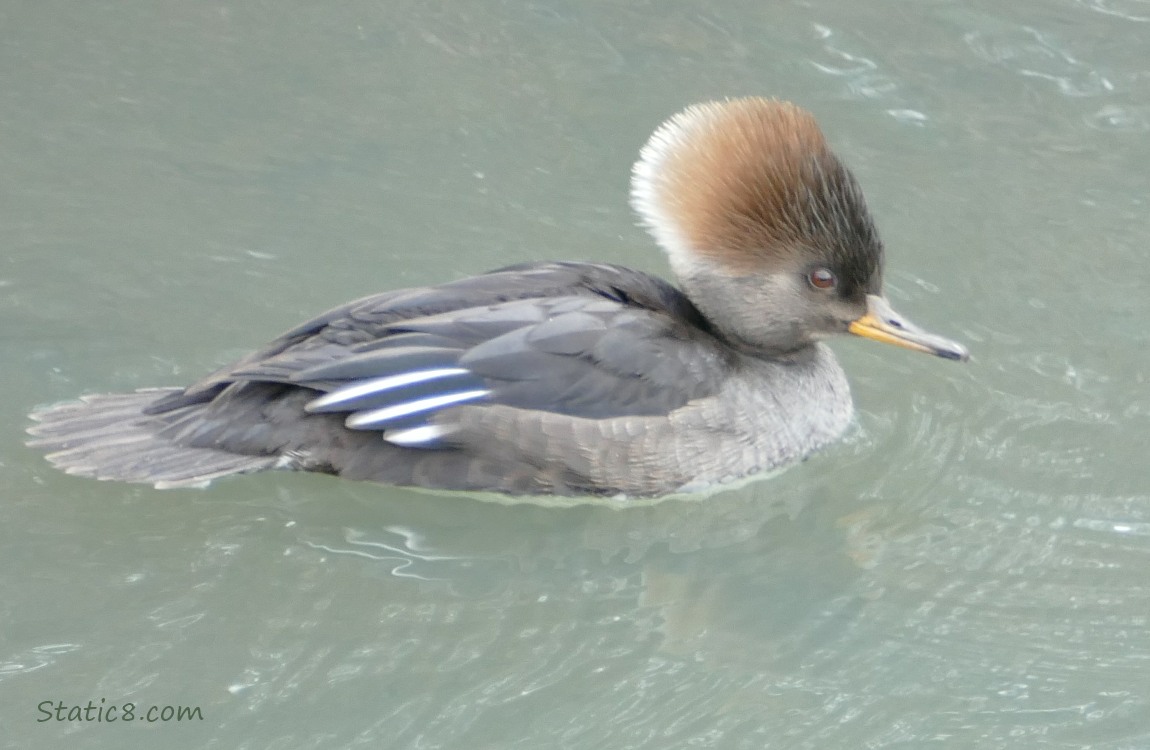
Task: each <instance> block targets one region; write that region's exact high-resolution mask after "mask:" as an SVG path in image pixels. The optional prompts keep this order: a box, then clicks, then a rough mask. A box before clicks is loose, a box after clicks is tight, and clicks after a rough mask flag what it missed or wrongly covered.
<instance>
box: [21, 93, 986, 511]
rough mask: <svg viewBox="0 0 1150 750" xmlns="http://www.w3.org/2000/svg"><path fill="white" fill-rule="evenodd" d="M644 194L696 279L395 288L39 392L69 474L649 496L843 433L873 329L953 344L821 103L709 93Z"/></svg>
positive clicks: (902, 338) (534, 265) (616, 274)
mask: <svg viewBox="0 0 1150 750" xmlns="http://www.w3.org/2000/svg"><path fill="white" fill-rule="evenodd" d="M630 202H631V206H632V207H633V209H634V211H635V212H636V214H637V215H638V217H639V220H640V223H641V225H642V226H644V227H645V228H646V229H647V230H648V232H649V233H650V235H651V236H652V237H653V238H654V240H655V242H656V244H657V245H659V247H661V248H662V250H663V252H664V253H665V254H666V257H667V260H668V261H669V265H670V267H671V270H672V272H673V274H674V276H675V279H676V281H677V284H672V283H670V282H668V281H666V280H664V279H662V278H659V277H657V276H655V275H652V274H648V273H644V272H641V271H637V270H632V269H629V268H625V267H622V266H618V265H612V264H608V263H599V262H575V261H551V262H545V261H541V262H531V263H522V264H519V265H513V266H510V267H507V268H502V269H499V270H495V271H492V272H489V273H484V274H481V275H477V276H472V277H469V278H463V279H459V280H455V281H449V282H447V283H443V284H439V285H437V286H426V287H419V288H410V289H400V290H394V291H387V292H383V293H381V294H376V295H373V296H370V297H365V298H363V299H359V300H355V301H352V302H349V303H346V304H344V305H341V306H339V307H336V308H335V309H333V310H330V311H328V312H326V313H323V314H322V315H320V316H318V317H316V318H314V319H312V320H310V321H307V322H306V323H303V324H302V325H299V326H297V327H295V328H292V329H291V330H289V331H287V332H286V333H284V334H283V335H281V336H279V337H278V338H276V339H275V340H273V341H271V342H270V343H268V344H267V345H266V346H264V347H263V348H261V349H259V350H258V351H255V352H253V353H251V354H249V355H248V356H245V357H243V358H242V359H240V360H239V361H237V362H235V363H233V364H231V365H228V366H226V367H223V368H221V369H219V370H218V371H216V372H214V373H211V374H209V375H208V376H206V377H204V378H203V379H201V380H199V381H198V382H196V383H194V384H192V385H189V386H187V387H174V388H173V387H165V388H150V389H140V390H137V391H135V392H132V393H119V394H94V395H86V396H83V397H81V398H79V399H78V400H74V401H69V402H65V403H60V404H55V405H49V406H45V407H40V408H37V409H36V410H34V411H33V412H32V414H31V418H32V420H33V424H32V425H31V426H30V427H29V428H28V432H29V433H30V434H31V439H30V440H29V444H30V445H32V446H33V447H35V448H38V449H41V450H45V451H47V458H48V460H49V461H50V462H51V463H52V464H54V465H55V466H56V467H58V468H60V469H62V470H64V471H65V472H67V473H68V474H73V475H77V476H81V477H90V478H95V479H101V480H118V481H123V482H136V483H147V484H152V485H154V486H155V487H157V488H161V489H164V488H179V487H201V486H205V485H206V484H207V483H208V482H211V481H212V480H215V479H218V478H220V477H224V476H228V475H233V474H247V473H252V472H258V471H265V470H272V469H288V470H297V471H311V472H322V473H326V474H333V475H338V476H340V477H343V478H346V479H351V480H366V481H372V482H379V483H383V484H388V485H395V486H403V487H413V488H425V489H432V490H448V491H472V492H480V493H496V494H498V495H501V496H507V497H516V496H539V497H547V496H551V497H585V498H617V499H623V500H627V499H641V498H658V497H664V496H669V495H678V494H690V493H699V492H704V491H707V490H709V489H713V488H716V487H720V488H721V487H723V486H726V485H730V484H732V483H736V482H739V481H740V480H746V479H748V478H753V477H756V476H760V475H766V474H769V473H772V472H774V471H776V470H779V469H782V468H785V467H787V466H790V465H792V464H795V463H797V462H799V461H802V460H804V459H806V458H807V457H809V456H810V455H811V454H813V453H815V452H816V451H818V450H820V449H822V448H825V447H826V446H828V445H829V444H831V443H833V442H835V441H836V440H838V439H839V438H840V437H841V436H842V435H843V433H844V432H845V431H846V430H847V429H848V427H849V425H850V424H851V422H852V419H853V414H854V407H853V402H852V398H851V394H850V387H849V384H848V381H847V377H846V375H845V373H844V371H843V369H842V367H841V366H840V365H839V363H838V361H837V360H836V358H835V355H834V354H833V352H832V351H831V349H830V348H829V347H828V346H827V345H826V343H825V340H826V339H828V338H830V337H833V336H836V335H838V334H853V335H855V336H859V337H863V338H867V339H871V340H874V341H878V342H883V343H887V344H893V345H896V346H899V347H903V348H906V349H910V350H914V351H917V352H922V353H926V354H931V355H934V356H937V357H942V358H945V359H950V360H957V361H962V360H966V359H968V356H969V355H968V352H967V350H966V349H965V348H964V347H963V346H962V345H960V344H959V343H957V342H955V341H952V340H949V339H947V338H943V337H941V336H938V335H935V334H932V333H929V332H927V331H925V330H923V329H921V328H919V327H918V326H916V325H914V324H912V323H911V322H910V321H909V320H907V319H906V318H905V317H903V316H902V315H900V314H899V313H897V312H895V310H894V309H893V307H892V306H891V304H890V303H889V302H888V300H887V299H886V297H885V296H884V295H883V267H884V248H883V243H882V241H881V240H880V239H879V234H878V231H877V230H876V228H875V224H874V221H873V219H872V217H871V214H870V212H869V211H868V209H867V206H866V202H865V200H864V198H863V193H862V190H861V188H860V187H859V184H858V182H857V181H856V179H855V177H854V175H853V174H852V173H851V171H850V170H849V169H848V168H847V167H846V166H845V165H844V163H843V162H842V161H841V160H840V159H839V157H838V156H837V155H836V154H835V153H834V152H833V151H832V150H831V148H830V146H829V145H828V143H827V140H826V138H825V136H824V135H823V133H822V131H821V130H820V128H819V126H818V124H817V123H816V121H815V118H814V117H813V115H811V113H810V112H808V111H807V110H805V109H803V108H801V107H799V106H797V105H795V104H793V103H790V102H785V101H780V100H777V99H772V98H764V97H747V98H734V99H727V100H722V101H712V102H705V103H700V104H695V105H692V106H689V107H687V108H686V109H684V110H683V111H681V112H679V113H678V114H675V115H674V116H672V117H671V118H669V119H668V120H667V121H666V122H664V123H663V124H662V125H661V126H659V128H658V129H656V130H655V132H654V134H653V135H651V137H650V139H649V140H648V141H647V143H646V145H645V146H643V148H642V149H641V151H640V156H639V159H638V161H637V162H636V163H635V165H634V167H633V170H632V175H631V189H630Z"/></svg>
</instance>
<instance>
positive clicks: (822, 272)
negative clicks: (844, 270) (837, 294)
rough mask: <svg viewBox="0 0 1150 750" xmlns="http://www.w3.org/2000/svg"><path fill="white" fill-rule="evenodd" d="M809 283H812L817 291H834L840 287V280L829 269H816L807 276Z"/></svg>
mask: <svg viewBox="0 0 1150 750" xmlns="http://www.w3.org/2000/svg"><path fill="white" fill-rule="evenodd" d="M807 281H809V282H810V283H811V286H813V287H814V288H815V289H822V290H824V291H826V290H827V289H834V288H835V286H836V285H838V283H839V280H838V279H837V278H835V275H834V273H833V272H832V271H831V270H830V269H829V268H816V269H815V270H813V271H811V272H810V273H808V274H807Z"/></svg>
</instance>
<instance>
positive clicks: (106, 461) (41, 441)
mask: <svg viewBox="0 0 1150 750" xmlns="http://www.w3.org/2000/svg"><path fill="white" fill-rule="evenodd" d="M180 390H181V389H179V388H148V389H143V390H138V391H135V392H133V393H107V394H97V395H92V396H83V397H82V398H80V399H79V400H78V401H67V402H64V403H61V404H55V405H52V406H46V407H42V408H39V409H36V410H35V411H33V412H32V414H31V417H32V419H33V420H34V421H35V422H36V424H34V425H32V426H31V427H29V428H28V433H29V434H30V435H32V436H33V437H32V439H31V440H29V441H28V445H29V446H32V447H34V448H42V449H45V450H47V451H49V453H48V456H47V458H48V460H49V461H50V462H51V463H52V464H53V465H55V466H56V468H58V469H61V470H62V471H64V472H66V473H68V474H73V475H76V476H82V477H91V478H93V479H110V480H116V481H120V482H139V483H143V484H153V485H155V486H156V488H157V489H169V488H174V487H203V486H205V485H207V483H208V482H210V481H212V480H213V479H216V478H217V477H222V476H227V475H229V474H246V473H249V472H253V471H260V470H262V469H270V468H273V467H274V466H275V465H276V460H277V459H276V457H275V456H249V455H242V454H236V453H229V452H227V451H221V450H215V449H213V448H191V447H187V446H182V445H179V444H177V443H175V442H173V441H172V440H171V439H169V438H167V437H164V436H163V435H162V434H161V431H162V430H163V428H164V427H165V426H166V425H168V424H170V423H171V420H172V419H173V418H178V417H179V416H181V415H182V414H184V413H186V412H187V411H190V410H195V409H200V408H202V404H192V405H189V406H184V407H180V408H178V409H174V410H172V411H167V412H165V413H164V414H163V415H162V416H156V415H150V414H146V413H145V411H144V410H145V408H146V407H148V406H150V405H151V404H153V403H155V402H156V401H157V400H159V399H161V398H163V397H165V396H169V395H171V394H172V393H175V392H177V391H180Z"/></svg>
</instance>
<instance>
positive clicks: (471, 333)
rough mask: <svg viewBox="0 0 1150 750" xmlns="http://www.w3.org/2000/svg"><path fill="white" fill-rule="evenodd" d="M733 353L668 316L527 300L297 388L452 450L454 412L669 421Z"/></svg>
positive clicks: (348, 359)
mask: <svg viewBox="0 0 1150 750" xmlns="http://www.w3.org/2000/svg"><path fill="white" fill-rule="evenodd" d="M725 357H726V355H725V354H724V350H723V348H722V347H720V346H719V345H718V343H717V342H716V341H715V339H714V338H713V337H711V336H710V335H709V334H707V333H705V332H702V331H700V330H698V329H697V328H695V327H693V326H692V325H690V324H688V323H687V322H686V321H683V320H682V319H679V318H676V317H673V316H671V315H669V314H668V313H667V312H666V311H655V310H649V309H645V308H642V307H635V306H631V305H628V304H626V303H624V302H621V301H618V300H615V299H608V298H605V297H602V296H565V297H557V298H554V297H553V298H546V299H522V300H515V301H512V302H504V303H500V304H495V305H488V306H485V307H477V308H469V309H464V310H455V311H452V312H449V313H442V314H439V315H434V316H428V317H424V318H417V319H414V320H406V321H403V322H401V323H397V324H395V325H393V326H391V327H389V329H388V331H387V335H384V336H382V337H381V338H379V339H377V340H375V341H372V342H369V343H366V344H362V345H359V346H356V347H353V348H352V349H351V350H350V351H348V352H346V355H345V356H343V357H341V358H339V359H335V360H332V361H330V362H327V363H324V364H318V365H314V366H310V367H305V368H302V369H299V370H298V371H297V372H296V373H295V374H294V375H293V376H292V377H291V381H292V382H294V383H297V384H299V385H302V386H305V387H309V388H313V389H315V390H317V391H326V393H325V394H324V395H322V396H319V397H317V398H316V399H315V400H313V401H311V402H310V403H309V404H308V406H307V410H308V411H309V412H312V413H346V414H347V417H346V421H345V424H346V425H347V426H348V427H349V428H351V429H356V430H377V431H382V432H383V433H384V437H385V439H387V440H388V441H389V442H392V443H395V444H398V445H404V446H409V447H422V448H441V447H446V446H449V445H450V444H451V433H452V429H451V423H452V420H451V409H452V408H453V407H457V406H460V405H464V404H470V405H479V406H483V405H500V406H510V407H515V408H519V409H525V410H534V411H541V412H548V413H551V414H562V415H567V416H573V417H583V418H588V419H605V418H611V417H622V416H648V415H659V414H667V413H670V412H671V411H674V410H675V409H677V408H679V407H681V406H683V405H684V404H686V403H687V402H688V401H690V400H692V399H695V398H700V397H703V396H707V395H711V394H712V393H713V392H714V389H715V387H716V385H717V383H719V382H720V380H721V378H720V377H719V373H720V372H721V371H722V368H723V367H724V366H726V364H727V362H726V359H725Z"/></svg>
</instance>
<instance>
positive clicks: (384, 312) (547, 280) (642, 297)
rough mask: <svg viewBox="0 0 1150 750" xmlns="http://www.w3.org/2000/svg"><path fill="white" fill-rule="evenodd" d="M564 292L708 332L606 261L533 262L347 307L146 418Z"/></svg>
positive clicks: (648, 279) (666, 292) (667, 298)
mask: <svg viewBox="0 0 1150 750" xmlns="http://www.w3.org/2000/svg"><path fill="white" fill-rule="evenodd" d="M566 295H575V296H588V297H591V298H599V299H607V300H613V301H616V302H619V303H621V304H623V305H625V306H627V307H636V308H640V309H645V310H653V311H659V312H661V313H664V314H666V315H668V316H670V317H672V318H675V319H677V320H681V321H683V322H684V323H686V324H687V325H689V326H693V327H696V328H700V329H705V328H706V327H707V323H706V321H705V320H704V319H703V317H702V316H701V315H700V314H699V312H698V311H697V310H696V309H695V307H694V306H693V305H692V304H691V302H690V301H689V300H688V299H687V298H686V297H685V296H683V294H682V293H681V292H679V291H678V290H677V289H675V288H674V287H673V286H671V285H670V284H668V283H667V282H665V281H663V280H662V279H659V278H657V277H654V276H651V275H649V274H645V273H642V272H640V271H634V270H631V269H627V268H622V267H620V266H613V265H609V264H601V263H572V262H552V263H528V264H522V265H517V266H510V267H508V268H504V269H500V270H498V271H492V272H490V273H486V274H482V275H479V276H472V277H469V278H465V279H460V280H458V281H453V282H449V283H446V284H441V285H438V286H434V287H420V288H414V289H401V290H397V291H392V292H385V293H383V294H378V295H373V296H371V297H364V298H362V299H359V300H355V301H353V302H349V303H346V304H344V305H341V306H339V307H337V308H334V309H332V310H329V311H328V312H326V313H324V314H322V315H320V316H318V317H316V318H313V319H312V320H309V321H307V322H306V323H304V324H302V325H299V326H297V327H295V328H293V329H292V330H290V331H288V332H286V333H284V334H283V335H281V336H279V337H278V338H276V339H275V340H273V341H271V342H270V343H269V344H267V345H266V346H264V347H263V348H261V349H259V350H258V351H255V352H253V353H252V354H250V355H248V356H246V357H244V358H243V359H241V360H240V361H238V362H236V363H234V364H232V365H229V366H227V367H224V368H222V369H220V370H218V371H217V372H214V373H212V374H211V375H209V376H207V377H205V378H203V379H202V380H200V381H199V382H197V383H195V384H193V385H191V386H189V387H187V388H185V389H183V390H182V391H177V392H174V393H173V394H171V395H170V396H167V397H165V398H163V399H160V400H158V401H157V402H156V403H155V404H153V405H151V406H150V407H149V408H148V413H150V414H161V413H164V412H167V411H171V410H173V409H177V408H181V407H183V406H189V405H192V404H197V403H206V402H209V401H211V400H213V399H214V398H216V397H217V396H218V395H220V394H221V393H222V392H223V391H224V389H226V388H228V387H229V386H231V385H232V384H233V383H237V382H253V381H263V382H273V383H285V384H289V383H295V382H298V381H297V380H296V379H295V376H296V374H297V373H299V372H300V371H302V370H307V369H309V368H312V367H319V366H321V365H323V364H329V363H330V364H336V363H338V362H340V361H342V360H343V359H345V358H347V357H348V356H349V355H354V354H357V353H360V352H359V351H358V349H357V347H369V348H370V346H371V345H372V344H373V343H376V342H380V341H385V340H388V339H390V338H392V337H393V336H394V333H395V331H394V327H395V326H396V325H397V324H399V323H401V322H403V321H407V320H414V319H419V318H426V317H429V316H437V315H444V314H448V313H453V312H458V311H462V310H468V309H473V308H477V307H485V306H489V305H493V304H499V303H503V302H510V301H515V300H526V299H547V298H553V297H559V296H566ZM508 330H510V329H508ZM504 332H506V331H504ZM476 341H477V339H476V340H472V343H476ZM309 385H310V386H311V387H314V388H317V389H319V390H324V391H326V390H331V389H332V388H335V387H337V386H338V385H339V382H338V381H331V382H325V381H320V380H313V381H311V383H310V384H309Z"/></svg>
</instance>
